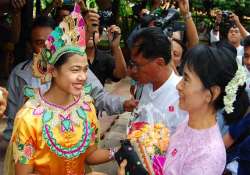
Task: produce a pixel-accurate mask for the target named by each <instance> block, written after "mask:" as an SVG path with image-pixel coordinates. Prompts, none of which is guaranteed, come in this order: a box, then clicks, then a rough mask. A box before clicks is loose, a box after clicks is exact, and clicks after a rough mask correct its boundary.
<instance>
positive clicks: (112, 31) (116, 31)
mask: <svg viewBox="0 0 250 175" xmlns="http://www.w3.org/2000/svg"><path fill="white" fill-rule="evenodd" d="M107 32H108V38H109V40H110V41H111V46H112V47H119V46H120V40H121V29H120V27H119V26H116V25H111V26H110V27H109V28H108V29H107Z"/></svg>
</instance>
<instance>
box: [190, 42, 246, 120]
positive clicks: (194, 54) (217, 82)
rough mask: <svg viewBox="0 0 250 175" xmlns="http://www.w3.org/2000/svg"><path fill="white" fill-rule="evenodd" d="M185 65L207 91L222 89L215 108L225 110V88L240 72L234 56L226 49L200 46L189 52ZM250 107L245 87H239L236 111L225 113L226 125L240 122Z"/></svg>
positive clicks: (215, 102)
mask: <svg viewBox="0 0 250 175" xmlns="http://www.w3.org/2000/svg"><path fill="white" fill-rule="evenodd" d="M185 65H186V66H187V67H188V69H190V70H192V71H194V72H195V73H196V74H197V75H198V77H199V78H200V80H201V82H202V84H203V85H204V87H205V88H206V89H209V90H210V89H211V87H213V86H219V87H220V90H221V93H220V95H219V96H218V97H217V99H215V101H214V107H215V109H216V110H218V109H222V108H224V102H223V98H224V96H225V95H226V93H225V87H226V86H227V85H228V83H229V82H230V81H231V80H232V79H233V78H234V76H235V73H236V71H237V70H238V65H237V62H236V58H235V56H234V54H233V53H232V52H231V51H229V50H228V49H227V48H225V47H220V48H218V47H211V46H206V45H198V46H195V47H194V48H192V49H190V50H189V51H187V53H186V55H185ZM210 91H211V90H210ZM212 95H213V94H212ZM248 105H249V100H248V96H247V93H246V91H245V85H243V86H240V87H238V91H237V96H236V100H235V102H234V103H233V107H234V111H233V112H232V113H230V114H227V113H226V112H225V111H224V118H225V121H226V123H227V124H231V123H233V122H237V121H238V120H240V119H241V118H242V117H243V116H244V114H245V113H246V111H247V108H248Z"/></svg>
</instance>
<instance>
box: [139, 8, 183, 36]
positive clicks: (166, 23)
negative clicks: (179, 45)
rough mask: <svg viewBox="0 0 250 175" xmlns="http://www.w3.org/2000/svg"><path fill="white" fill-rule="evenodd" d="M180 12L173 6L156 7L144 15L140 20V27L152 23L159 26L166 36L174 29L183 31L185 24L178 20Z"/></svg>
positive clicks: (170, 34)
mask: <svg viewBox="0 0 250 175" xmlns="http://www.w3.org/2000/svg"><path fill="white" fill-rule="evenodd" d="M179 19H180V14H179V12H178V11H177V10H176V9H174V8H169V9H167V10H165V9H156V10H154V11H153V12H151V13H150V14H149V15H144V16H143V18H142V20H141V27H147V26H149V24H153V25H154V26H156V27H160V28H161V29H162V30H163V32H164V34H165V35H166V36H169V37H171V36H172V34H173V32H175V31H184V30H185V25H184V23H183V22H180V21H179Z"/></svg>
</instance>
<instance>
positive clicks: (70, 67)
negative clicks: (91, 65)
mask: <svg viewBox="0 0 250 175" xmlns="http://www.w3.org/2000/svg"><path fill="white" fill-rule="evenodd" d="M87 70H88V62H87V57H86V56H80V55H77V54H75V55H73V56H71V57H69V58H68V59H67V61H66V62H65V63H64V64H63V65H61V66H60V67H59V68H55V70H54V72H53V80H54V83H55V84H56V86H57V87H59V89H61V90H62V91H64V92H66V93H68V94H72V95H74V96H78V95H80V94H81V92H82V90H83V85H84V82H85V81H86V79H87Z"/></svg>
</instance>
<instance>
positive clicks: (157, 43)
mask: <svg viewBox="0 0 250 175" xmlns="http://www.w3.org/2000/svg"><path fill="white" fill-rule="evenodd" d="M132 43H133V44H132V49H133V48H138V50H137V53H136V54H139V53H142V55H143V56H144V57H145V58H146V59H149V60H153V59H155V58H158V57H163V58H164V61H165V63H166V64H168V63H169V62H170V60H171V44H170V41H169V40H168V38H167V36H166V35H165V34H164V33H163V31H162V29H161V28H159V27H145V28H142V29H141V30H140V31H138V32H137V33H136V34H135V36H134V37H133V38H132Z"/></svg>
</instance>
